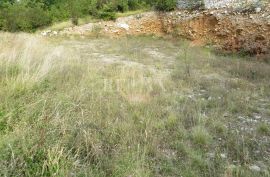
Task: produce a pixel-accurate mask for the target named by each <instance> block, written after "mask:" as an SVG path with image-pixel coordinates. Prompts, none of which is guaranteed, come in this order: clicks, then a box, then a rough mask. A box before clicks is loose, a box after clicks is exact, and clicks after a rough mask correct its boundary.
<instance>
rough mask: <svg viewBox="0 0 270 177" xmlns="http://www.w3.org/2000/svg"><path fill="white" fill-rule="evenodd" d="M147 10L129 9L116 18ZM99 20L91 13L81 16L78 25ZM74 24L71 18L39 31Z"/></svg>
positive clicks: (62, 27)
mask: <svg viewBox="0 0 270 177" xmlns="http://www.w3.org/2000/svg"><path fill="white" fill-rule="evenodd" d="M146 11H147V9H141V10H134V11H127V12H124V13H120V12H119V13H116V18H119V17H126V16H130V15H136V14H141V13H143V12H146ZM98 21H101V19H97V18H95V17H93V16H90V15H89V16H85V17H82V18H79V23H78V26H80V25H85V24H87V23H95V22H98ZM72 26H74V25H73V24H72V22H71V20H66V21H62V22H55V23H54V24H52V25H51V26H49V27H46V28H44V29H40V30H38V31H39V32H40V31H41V30H42V31H46V30H52V31H59V30H63V29H64V28H69V27H72Z"/></svg>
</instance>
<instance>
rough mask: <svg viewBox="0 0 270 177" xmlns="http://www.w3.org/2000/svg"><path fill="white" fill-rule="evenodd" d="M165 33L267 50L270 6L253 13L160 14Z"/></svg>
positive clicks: (233, 48) (237, 48) (227, 47)
mask: <svg viewBox="0 0 270 177" xmlns="http://www.w3.org/2000/svg"><path fill="white" fill-rule="evenodd" d="M162 21H163V26H164V29H166V30H167V31H166V32H168V33H175V34H176V35H179V36H182V37H184V38H188V39H190V40H192V41H200V42H199V43H204V44H206V43H208V44H214V45H215V46H217V47H219V48H222V49H225V50H229V51H243V52H246V53H250V54H253V55H254V54H255V55H257V54H266V53H270V9H269V10H266V11H263V12H260V13H256V12H254V13H252V14H249V13H248V14H245V13H244V14H243V13H238V12H235V11H233V10H228V9H226V10H225V9H220V10H206V11H200V12H194V11H193V12H191V13H190V12H187V11H178V12H174V13H167V14H166V15H163V18H162Z"/></svg>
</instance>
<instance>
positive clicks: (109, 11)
mask: <svg viewBox="0 0 270 177" xmlns="http://www.w3.org/2000/svg"><path fill="white" fill-rule="evenodd" d="M98 18H100V19H103V20H115V19H116V14H115V12H114V9H113V6H112V5H111V4H110V5H104V7H103V9H102V10H101V11H100V12H99V14H98Z"/></svg>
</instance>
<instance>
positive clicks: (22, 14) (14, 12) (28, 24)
mask: <svg viewBox="0 0 270 177" xmlns="http://www.w3.org/2000/svg"><path fill="white" fill-rule="evenodd" d="M0 19H1V20H0V23H1V24H0V29H2V30H5V31H12V32H15V31H28V32H30V31H34V30H35V29H37V28H39V27H43V26H46V25H49V24H50V23H51V22H52V19H51V18H50V16H49V15H48V14H47V13H46V12H45V11H44V10H43V9H42V8H41V7H39V6H36V7H26V6H24V5H21V4H16V5H8V6H6V8H5V9H4V10H3V11H1V13H0Z"/></svg>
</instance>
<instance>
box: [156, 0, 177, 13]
mask: <svg viewBox="0 0 270 177" xmlns="http://www.w3.org/2000/svg"><path fill="white" fill-rule="evenodd" d="M176 3H177V1H176V0H157V2H156V4H155V8H156V9H157V10H160V11H172V10H174V9H175V8H176Z"/></svg>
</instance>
